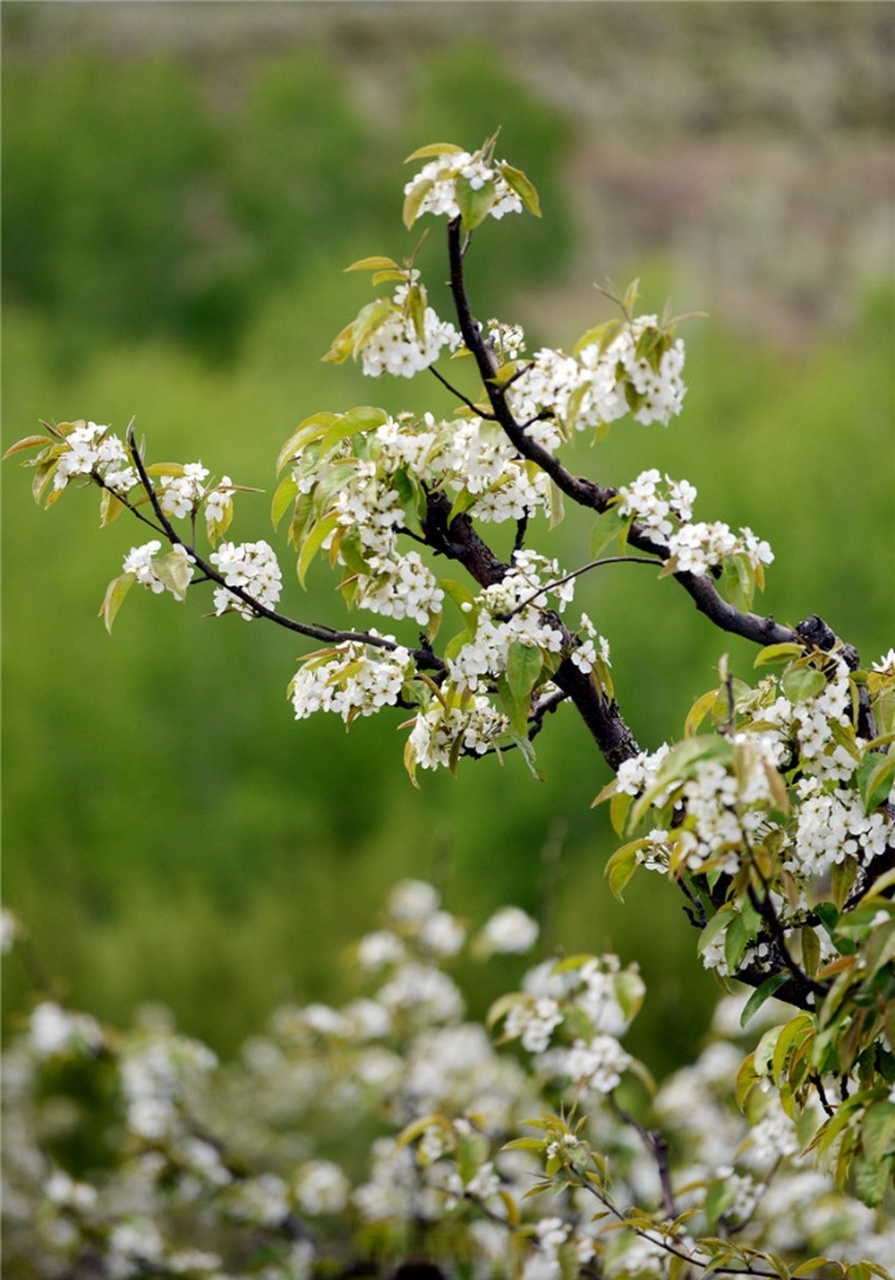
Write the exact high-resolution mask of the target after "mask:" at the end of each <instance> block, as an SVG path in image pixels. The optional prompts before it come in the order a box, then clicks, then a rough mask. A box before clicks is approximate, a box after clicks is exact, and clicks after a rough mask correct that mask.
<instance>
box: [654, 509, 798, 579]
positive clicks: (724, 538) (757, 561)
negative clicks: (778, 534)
mask: <svg viewBox="0 0 895 1280" xmlns="http://www.w3.org/2000/svg"><path fill="white" fill-rule="evenodd" d="M668 548H669V550H670V552H671V557H670V559H669V561H668V566H669V569H672V568H673V570H674V572H675V573H708V571H709V569H711V568H712V567H713V566H714V565H718V564H722V563H723V562H724V561H725V560H731V559H733V557H735V556H741V557H742V558H743V560H744V561H745V562H746V564H747V565H748V566H749V567H750V568H751V569H752V570H753V571H758V570H761V569H762V567H763V566H764V565H766V564H770V563H771V562H772V561H773V559H774V553H773V551H772V550H771V548H770V545H769V544H768V543H767V542H765V541H764V540H763V539H760V538H758V537H756V535H755V534H754V533H753V532H752V530H751V529H749V528H743V529H740V531H739V534H734V533H733V532H731V530H730V529H729V528H728V526H727V525H726V524H723V523H722V522H721V521H718V520H716V521H713V522H712V523H709V524H707V523H705V522H704V521H703V522H701V523H698V524H685V525H683V526H682V527H681V528H680V529H677V530H676V531H675V532H674V533H673V534H672V535H671V537H670V538H669V540H668Z"/></svg>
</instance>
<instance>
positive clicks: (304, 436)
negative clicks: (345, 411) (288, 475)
mask: <svg viewBox="0 0 895 1280" xmlns="http://www.w3.org/2000/svg"><path fill="white" fill-rule="evenodd" d="M339 416H340V415H339V414H337V413H330V412H329V411H328V410H327V411H324V412H322V413H314V414H312V415H311V417H310V418H305V420H304V421H303V422H302V423H301V424H300V425H299V426H298V427H297V428H296V429H295V431H293V433H292V435H291V436H290V437H289V439H288V440H287V441H286V443H285V444H284V445H283V447H282V449H281V450H280V452H279V454H278V455H277V471H282V469H283V467H284V466H285V465H286V463H287V462H291V461H292V460H293V458H294V457H295V455H296V454H297V453H299V452H300V451H301V450H302V449H303V448H304V447H305V446H306V445H308V444H310V443H311V441H312V440H317V439H319V438H320V436H322V435H323V434H324V433H325V432H326V431H327V429H328V428H329V427H330V426H331V425H332V424H333V423H334V422H335V421H336V419H337V418H338V417H339Z"/></svg>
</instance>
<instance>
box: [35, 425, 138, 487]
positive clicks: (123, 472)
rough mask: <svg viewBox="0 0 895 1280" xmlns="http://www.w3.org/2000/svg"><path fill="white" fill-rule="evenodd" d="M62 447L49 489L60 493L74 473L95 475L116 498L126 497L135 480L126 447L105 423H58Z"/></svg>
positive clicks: (134, 472) (75, 474) (76, 474)
mask: <svg viewBox="0 0 895 1280" xmlns="http://www.w3.org/2000/svg"><path fill="white" fill-rule="evenodd" d="M57 430H58V431H59V432H65V435H64V437H63V439H64V447H63V448H62V450H61V451H60V453H59V456H58V461H57V463H56V467H55V471H54V473H53V489H54V490H55V491H56V492H60V491H61V490H62V489H64V488H65V487H66V485H67V484H68V482H69V480H71V479H73V478H74V477H75V476H95V477H96V478H97V479H99V480H100V482H101V483H102V484H103V485H104V486H105V488H107V489H110V490H111V491H112V492H113V493H114V494H116V495H117V496H118V497H121V498H123V497H126V496H127V494H128V493H129V492H130V491H131V489H133V488H134V487H135V485H136V484H137V483H138V480H137V473H136V471H135V470H134V468H133V467H132V466H131V464H130V460H129V458H128V453H127V449H126V448H125V446H124V443H123V441H122V440H120V439H119V437H118V436H116V435H115V434H114V433H113V432H112V431H110V429H109V428H108V427H107V426H100V425H98V424H97V423H96V422H84V421H83V420H79V421H78V422H73V423H61V424H60V425H59V427H58V428H57Z"/></svg>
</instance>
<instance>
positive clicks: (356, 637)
mask: <svg viewBox="0 0 895 1280" xmlns="http://www.w3.org/2000/svg"><path fill="white" fill-rule="evenodd" d="M128 446H129V448H130V452H131V457H132V458H133V462H134V466H135V467H136V469H137V473H138V475H139V477H140V483H141V484H142V485H143V488H144V489H145V490H146V494H147V497H148V498H149V501H150V502H151V503H152V508H153V510H154V511H155V514H156V517H157V518H158V521H159V524H160V525H161V526H162V528H161V532H163V533H164V535H165V537H166V538H167V539H168V541H169V542H170V543H171V545H172V546H179V547H183V549H184V551H185V552H186V553H187V555H188V556H189V557H190V560H191V561H192V562H193V563H194V564H195V565H196V567H197V568H198V569H199V570H200V572H201V573H202V574H203V575H204V577H205V579H207V580H208V581H211V582H214V583H216V584H217V585H218V586H219V587H223V588H224V589H225V590H227V591H229V592H230V594H231V595H233V596H235V597H236V598H237V599H238V600H241V601H242V602H243V603H244V604H247V605H248V606H249V608H250V609H251V610H252V612H253V613H254V614H255V615H256V616H257V617H259V618H266V619H267V620H268V622H274V623H276V624H277V626H279V627H284V628H285V629H286V630H287V631H294V632H296V633H297V634H298V635H301V636H306V637H307V638H308V639H310V640H320V641H323V643H325V644H349V643H356V644H367V645H370V646H371V647H373V648H376V649H384V650H385V651H386V652H389V653H394V651H395V650H396V649H400V648H407V651H408V653H410V655H411V656H412V658H413V660H414V662H415V663H416V665H417V667H418V668H419V669H420V670H429V671H442V670H444V666H445V664H444V661H443V660H442V659H441V658H439V657H438V656H437V654H435V653H433V652H432V650H431V649H411V648H408V647H407V646H405V645H399V644H398V642H397V641H395V640H389V639H388V638H387V637H386V636H380V635H376V634H374V633H373V632H369V631H341V630H338V629H336V628H335V627H327V626H323V625H317V626H308V625H307V624H306V623H303V622H297V621H296V620H295V619H294V618H290V617H287V616H286V614H282V613H278V612H277V610H276V609H269V608H268V607H267V605H264V604H261V602H260V601H258V600H256V599H255V598H254V596H252V595H250V594H249V592H248V591H246V590H245V589H244V588H243V587H240V586H236V585H233V584H231V583H229V582H227V580H226V578H225V577H224V575H223V574H221V573H219V572H218V570H217V569H215V567H214V565H212V564H210V563H209V562H208V561H207V560H205V559H204V558H203V557H202V556H200V555H199V553H198V552H197V551H196V549H195V547H191V546H189V545H188V544H187V543H186V542H184V540H183V539H182V538H181V537H180V535H179V534H178V533H177V530H176V529H175V528H174V526H173V525H172V524H171V522H170V520H169V519H168V518H167V516H166V515H165V513H164V512H163V511H162V508H161V504H160V502H159V500H158V495H157V493H156V492H155V489H154V487H153V484H152V481H151V480H150V478H149V474H148V472H147V471H146V467H145V465H144V463H143V459H142V457H141V456H140V452H139V450H138V448H137V446H136V442H135V440H134V438H133V434H132V433H129V434H128Z"/></svg>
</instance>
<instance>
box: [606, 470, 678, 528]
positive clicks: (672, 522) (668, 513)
mask: <svg viewBox="0 0 895 1280" xmlns="http://www.w3.org/2000/svg"><path fill="white" fill-rule="evenodd" d="M695 501H696V489H695V487H694V486H693V485H692V484H691V483H690V481H689V480H672V478H671V476H668V475H667V476H666V477H665V485H664V486H663V485H662V477H661V474H660V473H659V471H658V469H657V468H655V467H653V468H651V469H650V470H649V471H641V473H640V475H639V476H638V477H637V479H636V480H634V481H632V483H631V484H623V485H619V489H618V502H617V504H616V507H617V510H618V513H619V515H620V516H631V517H632V518H633V519H635V520H637V521H638V522H639V523H640V524H642V525H643V526H644V528H646V529H649V531H650V532H651V533H655V534H658V536H659V537H660V538H664V539H668V538H670V537H671V535H672V533H674V531H675V529H676V528H677V527H678V525H680V524H689V522H690V519H691V517H692V515H693V503H694V502H695Z"/></svg>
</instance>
